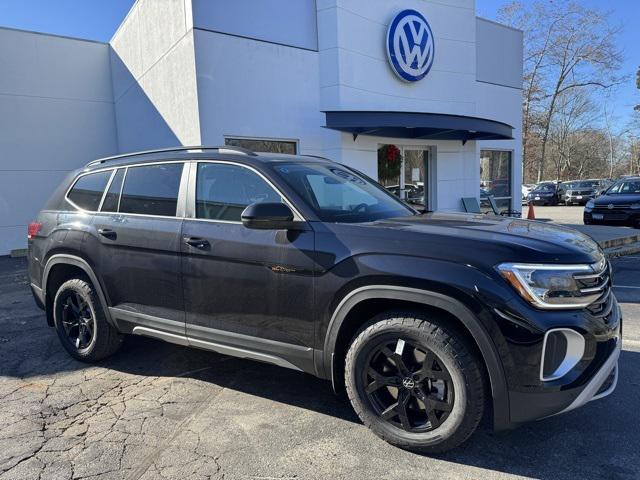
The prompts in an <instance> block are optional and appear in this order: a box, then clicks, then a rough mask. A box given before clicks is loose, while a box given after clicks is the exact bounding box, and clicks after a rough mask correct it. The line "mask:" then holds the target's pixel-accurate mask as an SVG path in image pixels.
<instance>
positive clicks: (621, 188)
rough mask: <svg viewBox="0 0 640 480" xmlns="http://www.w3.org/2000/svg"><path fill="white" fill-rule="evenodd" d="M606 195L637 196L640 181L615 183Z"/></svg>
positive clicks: (639, 190)
mask: <svg viewBox="0 0 640 480" xmlns="http://www.w3.org/2000/svg"><path fill="white" fill-rule="evenodd" d="M607 193H608V194H621V195H624V194H638V193H640V180H625V181H622V182H620V183H616V184H615V185H614V186H613V187H611V188H610V189H609V190H608V191H607Z"/></svg>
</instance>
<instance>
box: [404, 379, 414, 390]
mask: <svg viewBox="0 0 640 480" xmlns="http://www.w3.org/2000/svg"><path fill="white" fill-rule="evenodd" d="M402 386H403V387H404V388H413V387H415V386H416V383H415V382H414V381H413V378H409V377H407V378H403V379H402Z"/></svg>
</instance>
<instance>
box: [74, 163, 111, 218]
mask: <svg viewBox="0 0 640 480" xmlns="http://www.w3.org/2000/svg"><path fill="white" fill-rule="evenodd" d="M109 178H111V170H108V171H105V172H97V173H90V174H88V175H83V176H82V177H80V178H79V179H78V181H77V182H76V183H75V185H74V186H73V188H72V189H71V190H70V191H69V194H68V195H67V198H68V199H69V200H70V201H71V202H72V203H73V204H74V205H76V206H78V207H80V208H81V209H83V210H89V211H92V212H95V211H96V210H97V209H98V207H99V206H100V200H102V193H103V192H104V189H105V187H106V186H107V182H108V181H109Z"/></svg>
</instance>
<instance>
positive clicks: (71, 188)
mask: <svg viewBox="0 0 640 480" xmlns="http://www.w3.org/2000/svg"><path fill="white" fill-rule="evenodd" d="M109 170H114V168H113V167H111V168H102V169H100V170H95V171H94V170H92V171H90V172H86V173H81V174H80V175H78V176H77V177H76V179H75V180H74V181H73V183H72V184H71V185H70V186H69V188H67V191H66V192H65V194H64V199H65V201H66V202H67V203H69V205H71V206H72V207H73V208H75V209H77V210H79V211H80V212H82V213H97V212H99V211H100V207H101V206H102V201H103V200H104V192H105V191H106V188H107V187H105V189H104V190H103V191H102V197H100V204H99V205H98V210H85V209H84V208H82V207H80V206H79V205H76V204H75V203H74V202H73V201H71V199H70V198H69V193H71V190H73V187H75V186H76V183H78V182H79V181H80V179H81V178H82V177H86V176H87V175H91V174H93V173H102V172H106V171H109ZM112 178H113V172H112V173H111V176H110V177H109V180H107V185H108V184H109V182H110V181H111V179H112Z"/></svg>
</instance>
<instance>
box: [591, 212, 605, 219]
mask: <svg viewBox="0 0 640 480" xmlns="http://www.w3.org/2000/svg"><path fill="white" fill-rule="evenodd" d="M591 217H592V218H593V219H594V220H604V214H602V213H594V214H592V215H591Z"/></svg>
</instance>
